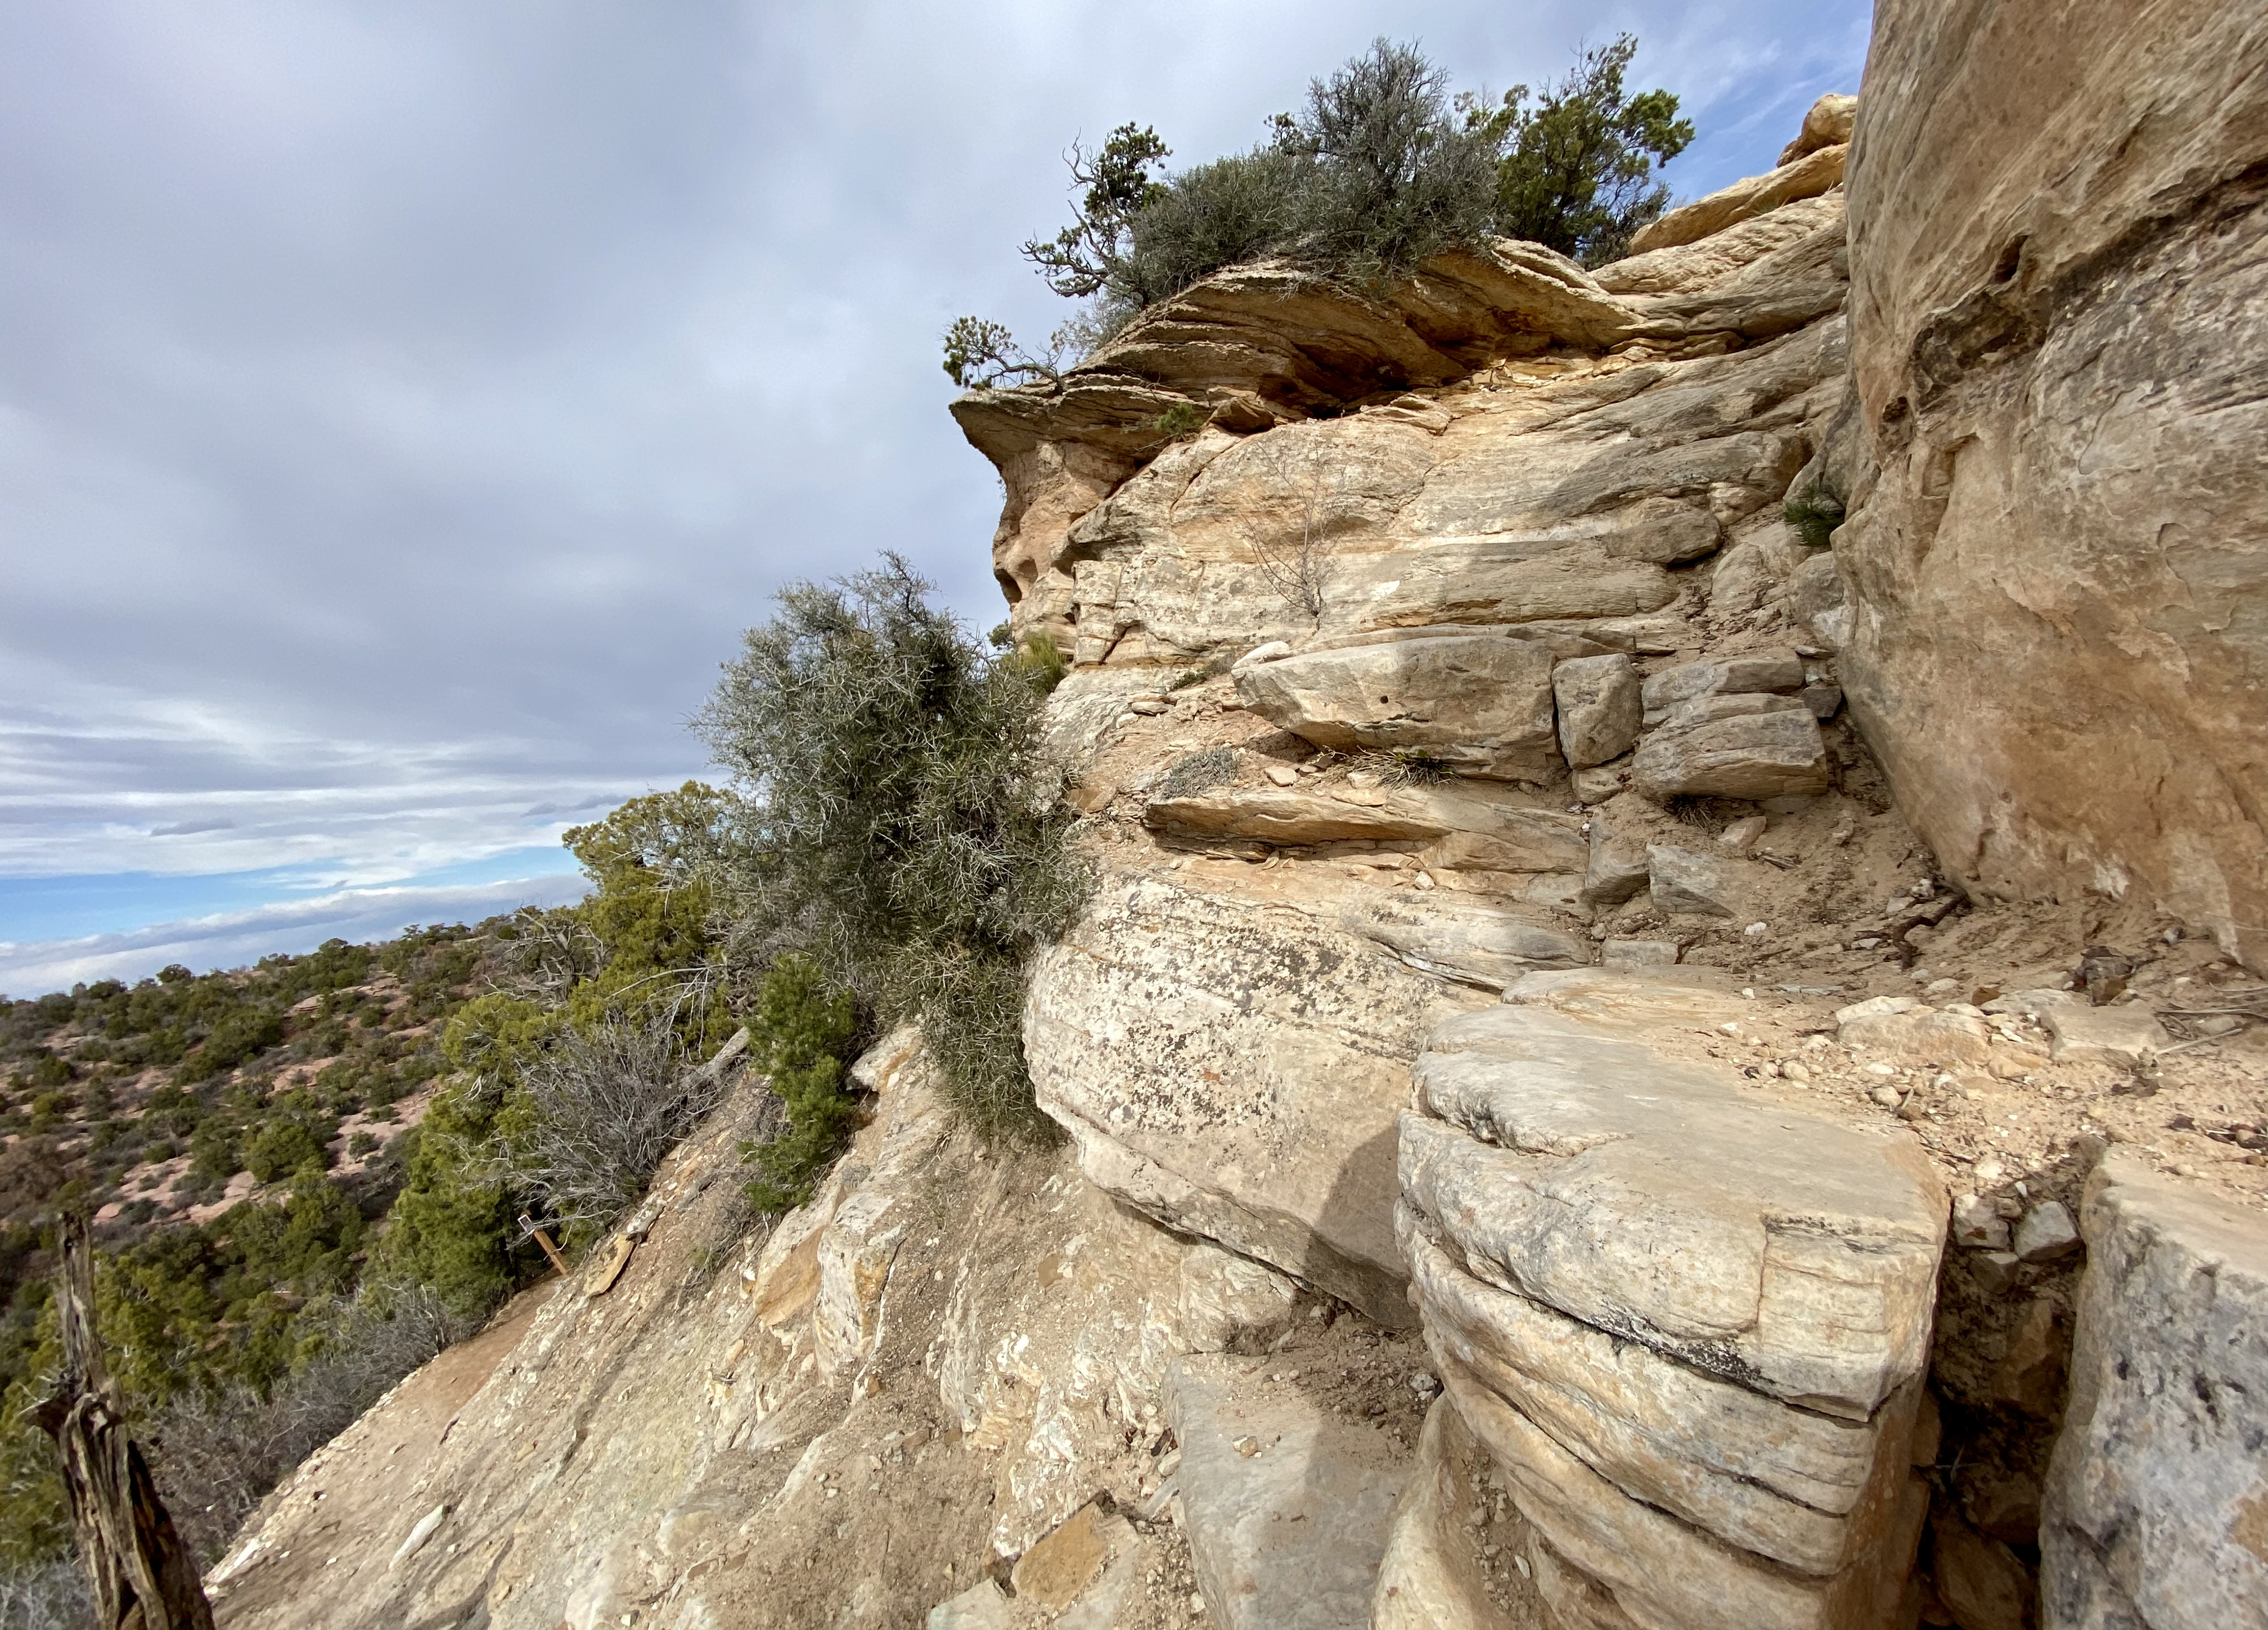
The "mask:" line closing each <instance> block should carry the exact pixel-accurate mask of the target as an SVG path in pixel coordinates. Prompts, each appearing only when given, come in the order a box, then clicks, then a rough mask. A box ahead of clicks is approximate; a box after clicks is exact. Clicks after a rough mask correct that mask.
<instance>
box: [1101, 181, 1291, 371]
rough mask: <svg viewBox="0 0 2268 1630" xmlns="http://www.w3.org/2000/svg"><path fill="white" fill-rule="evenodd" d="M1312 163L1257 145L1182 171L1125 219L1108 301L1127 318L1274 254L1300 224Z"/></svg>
mask: <svg viewBox="0 0 2268 1630" xmlns="http://www.w3.org/2000/svg"><path fill="white" fill-rule="evenodd" d="M1313 170H1314V162H1313V160H1312V159H1309V158H1307V157H1306V156H1305V155H1302V154H1299V153H1293V152H1289V151H1284V150H1282V149H1280V148H1275V147H1262V148H1257V149H1256V150H1254V151H1251V152H1248V153H1234V154H1231V155H1230V156H1229V157H1227V158H1226V159H1214V160H1213V161H1212V162H1211V163H1210V164H1201V165H1197V166H1194V167H1192V168H1190V169H1188V170H1185V171H1183V172H1182V173H1181V174H1179V175H1177V176H1175V178H1174V180H1173V181H1172V182H1171V183H1170V184H1168V185H1167V186H1164V187H1161V188H1160V189H1159V190H1158V192H1157V194H1156V195H1155V196H1154V197H1153V198H1152V201H1151V203H1149V205H1148V207H1146V208H1145V209H1144V210H1142V211H1141V212H1140V213H1139V214H1138V215H1137V216H1136V217H1135V218H1133V220H1132V221H1131V222H1130V224H1129V228H1128V233H1127V238H1128V243H1127V249H1126V254H1125V257H1124V264H1123V267H1121V268H1119V269H1116V271H1115V273H1114V275H1113V277H1111V279H1110V280H1109V281H1108V284H1106V289H1107V295H1108V299H1107V300H1106V304H1108V305H1110V306H1114V307H1115V308H1116V309H1118V310H1123V312H1124V313H1125V315H1127V316H1131V315H1132V314H1133V313H1135V312H1137V311H1138V310H1140V309H1141V308H1142V307H1143V306H1148V305H1152V304H1154V303H1155V302H1157V301H1159V300H1162V299H1169V298H1170V297H1172V296H1174V295H1175V294H1178V293H1180V292H1181V291H1182V290H1183V289H1186V288H1188V287H1189V284H1193V283H1195V282H1196V281H1197V279H1198V278H1200V277H1210V276H1211V274H1213V273H1214V272H1217V271H1219V270H1220V269H1222V268H1223V267H1226V266H1235V265H1238V264H1240V263H1241V262H1246V261H1251V260H1257V259H1259V258H1261V257H1262V256H1263V255H1268V254H1274V253H1276V252H1277V251H1278V250H1279V249H1280V248H1282V247H1284V246H1285V244H1287V243H1289V242H1290V241H1291V240H1292V238H1293V237H1294V236H1295V235H1296V234H1297V233H1298V232H1299V231H1300V226H1301V225H1302V220H1303V218H1302V215H1301V206H1302V203H1303V201H1304V200H1305V198H1306V196H1307V188H1308V184H1309V181H1310V177H1311V173H1312V172H1313ZM1118 326H1123V319H1121V320H1120V321H1119V324H1118Z"/></svg>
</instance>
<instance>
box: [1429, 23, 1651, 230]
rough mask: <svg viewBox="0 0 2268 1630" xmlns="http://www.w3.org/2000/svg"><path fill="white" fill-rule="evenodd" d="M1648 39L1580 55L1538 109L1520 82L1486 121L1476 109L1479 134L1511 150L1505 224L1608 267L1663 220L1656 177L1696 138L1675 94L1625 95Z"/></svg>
mask: <svg viewBox="0 0 2268 1630" xmlns="http://www.w3.org/2000/svg"><path fill="white" fill-rule="evenodd" d="M1637 51H1638V41H1637V40H1636V39H1635V38H1633V37H1632V36H1631V35H1629V34H1624V35H1622V36H1621V37H1620V38H1618V39H1617V40H1616V41H1615V42H1614V43H1613V44H1612V45H1602V46H1593V47H1590V48H1587V49H1585V50H1582V51H1579V52H1578V53H1577V55H1576V58H1575V66H1574V68H1573V69H1572V70H1571V71H1570V72H1569V73H1568V75H1567V77H1565V78H1564V79H1562V80H1561V81H1559V83H1558V84H1557V85H1547V86H1546V87H1544V89H1543V92H1541V93H1540V94H1539V95H1538V96H1537V97H1536V99H1535V106H1534V107H1529V106H1528V87H1527V86H1526V85H1514V86H1513V87H1512V89H1511V90H1510V91H1508V92H1506V93H1505V97H1504V101H1503V103H1502V105H1501V106H1499V107H1496V108H1495V109H1493V110H1491V111H1490V112H1488V113H1486V114H1483V113H1482V112H1481V111H1480V110H1479V107H1478V105H1477V103H1476V102H1472V101H1468V102H1467V104H1466V107H1467V110H1468V114H1469V122H1470V123H1471V125H1472V128H1474V129H1476V130H1478V131H1481V132H1483V133H1484V134H1485V135H1486V136H1488V137H1489V138H1490V139H1491V140H1492V141H1494V142H1495V143H1497V144H1499V146H1501V147H1502V148H1504V149H1505V150H1506V151H1505V153H1504V157H1503V159H1501V160H1500V161H1499V164H1498V166H1497V227H1498V230H1499V231H1500V232H1504V233H1505V234H1506V236H1508V237H1513V238H1526V239H1528V240H1531V241H1533V242H1535V243H1540V244H1543V246H1544V247H1547V248H1551V249H1557V250H1558V251H1559V253H1560V254H1566V255H1572V256H1573V257H1574V258H1575V259H1576V260H1579V261H1580V262H1582V263H1583V264H1584V265H1586V266H1600V265H1603V264H1604V263H1605V262H1609V261H1611V260H1615V259H1617V258H1619V257H1620V256H1622V255H1624V254H1628V253H1629V251H1630V240H1631V236H1632V234H1633V233H1635V232H1637V231H1638V228H1639V227H1641V226H1643V225H1646V223H1647V222H1648V221H1651V220H1653V219H1654V218H1656V217H1658V216H1659V215H1661V211H1662V210H1663V208H1664V207H1665V206H1666V205H1667V204H1668V202H1669V189H1668V188H1667V187H1664V186H1662V185H1661V184H1660V183H1659V182H1658V181H1655V179H1654V166H1655V165H1656V163H1657V162H1661V163H1667V162H1668V161H1669V160H1670V159H1674V158H1675V157H1676V156H1677V155H1678V154H1679V153H1681V152H1683V151H1685V149H1686V147H1687V146H1688V144H1690V143H1691V142H1692V140H1693V123H1692V121H1690V120H1688V119H1680V118H1679V117H1678V116H1677V99H1676V98H1675V96H1672V95H1671V94H1670V93H1669V92H1667V91H1646V92H1641V93H1639V94H1638V95H1637V96H1625V95H1624V93H1623V75H1624V71H1625V70H1627V69H1628V68H1629V67H1630V62H1631V57H1632V56H1633V55H1636V54H1637Z"/></svg>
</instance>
